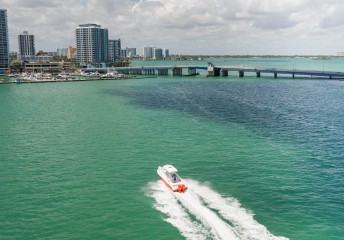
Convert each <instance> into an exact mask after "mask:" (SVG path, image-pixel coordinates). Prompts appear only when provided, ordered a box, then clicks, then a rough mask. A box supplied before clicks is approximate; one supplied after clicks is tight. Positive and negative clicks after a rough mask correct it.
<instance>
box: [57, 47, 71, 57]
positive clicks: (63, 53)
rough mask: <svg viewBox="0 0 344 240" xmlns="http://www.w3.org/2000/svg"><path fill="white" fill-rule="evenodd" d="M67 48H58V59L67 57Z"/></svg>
mask: <svg viewBox="0 0 344 240" xmlns="http://www.w3.org/2000/svg"><path fill="white" fill-rule="evenodd" d="M67 51H68V49H67V48H57V49H56V55H57V56H58V57H67Z"/></svg>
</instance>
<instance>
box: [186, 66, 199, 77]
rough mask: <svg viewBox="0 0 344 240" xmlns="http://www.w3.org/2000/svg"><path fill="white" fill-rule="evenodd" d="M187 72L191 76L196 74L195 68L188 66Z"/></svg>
mask: <svg viewBox="0 0 344 240" xmlns="http://www.w3.org/2000/svg"><path fill="white" fill-rule="evenodd" d="M188 73H189V75H191V76H194V75H196V74H197V71H196V68H188Z"/></svg>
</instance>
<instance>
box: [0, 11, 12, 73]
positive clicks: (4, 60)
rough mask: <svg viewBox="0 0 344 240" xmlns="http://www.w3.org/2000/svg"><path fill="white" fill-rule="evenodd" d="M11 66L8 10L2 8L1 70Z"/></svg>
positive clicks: (0, 17)
mask: <svg viewBox="0 0 344 240" xmlns="http://www.w3.org/2000/svg"><path fill="white" fill-rule="evenodd" d="M9 68H10V60H9V42H8V24H7V10H6V9H0V70H8V69H9Z"/></svg>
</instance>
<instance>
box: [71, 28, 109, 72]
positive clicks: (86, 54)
mask: <svg viewBox="0 0 344 240" xmlns="http://www.w3.org/2000/svg"><path fill="white" fill-rule="evenodd" d="M76 48H77V61H78V63H79V64H80V65H86V64H89V63H90V64H93V65H97V64H100V63H105V62H107V61H108V53H109V33H108V30H107V29H106V28H102V27H101V26H100V25H97V24H80V25H79V27H77V28H76Z"/></svg>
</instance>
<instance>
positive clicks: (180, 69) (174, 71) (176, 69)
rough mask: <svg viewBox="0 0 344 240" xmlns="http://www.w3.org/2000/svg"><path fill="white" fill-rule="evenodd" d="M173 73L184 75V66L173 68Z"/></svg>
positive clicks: (174, 74)
mask: <svg viewBox="0 0 344 240" xmlns="http://www.w3.org/2000/svg"><path fill="white" fill-rule="evenodd" d="M172 75H173V76H183V68H178V67H175V68H173V70H172Z"/></svg>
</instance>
